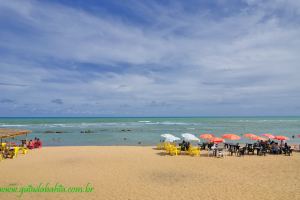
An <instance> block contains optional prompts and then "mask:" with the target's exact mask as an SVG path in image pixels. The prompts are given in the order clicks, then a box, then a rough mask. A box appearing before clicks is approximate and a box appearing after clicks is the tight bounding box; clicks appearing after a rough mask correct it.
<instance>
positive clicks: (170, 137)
mask: <svg viewBox="0 0 300 200" xmlns="http://www.w3.org/2000/svg"><path fill="white" fill-rule="evenodd" d="M160 136H161V137H163V138H165V141H166V142H174V141H177V140H180V138H179V137H176V136H174V135H172V134H168V133H166V134H162V135H160Z"/></svg>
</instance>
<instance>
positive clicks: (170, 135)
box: [160, 133, 175, 138]
mask: <svg viewBox="0 0 300 200" xmlns="http://www.w3.org/2000/svg"><path fill="white" fill-rule="evenodd" d="M160 136H161V137H164V138H168V137H175V136H174V135H172V134H169V133H166V134H162V135H160Z"/></svg>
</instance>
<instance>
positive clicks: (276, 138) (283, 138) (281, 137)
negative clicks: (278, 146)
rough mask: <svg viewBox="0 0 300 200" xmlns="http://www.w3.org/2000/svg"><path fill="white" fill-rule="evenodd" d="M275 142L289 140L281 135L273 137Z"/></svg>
mask: <svg viewBox="0 0 300 200" xmlns="http://www.w3.org/2000/svg"><path fill="white" fill-rule="evenodd" d="M274 139H275V140H281V141H282V140H289V139H290V138H288V137H286V136H283V135H277V136H275V138H274Z"/></svg>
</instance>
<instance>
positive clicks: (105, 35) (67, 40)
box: [0, 0, 300, 117]
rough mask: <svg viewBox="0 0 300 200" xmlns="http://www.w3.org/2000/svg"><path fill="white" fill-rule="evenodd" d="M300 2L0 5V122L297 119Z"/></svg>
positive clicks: (65, 0)
mask: <svg viewBox="0 0 300 200" xmlns="http://www.w3.org/2000/svg"><path fill="white" fill-rule="evenodd" d="M299 19H300V1H299V0H265V1H260V0H240V1H238V0H201V1H195V0H185V1H175V0H169V1H167V0H157V1H155V0H152V1H134V0H128V1H127V0H125V1H112V0H107V1H104V0H101V1H96V0H51V1H50V0H49V1H47V0H41V1H37V0H36V1H34V0H26V1H22V0H19V1H17V0H0V116H2V117H13V116H21V117H22V116H28V117H38V116H52V117H53V116H74V117H76V116H77V117H79V116H100V117H114V116H124V117H126V116H281V115H282V116H292V115H300V37H299V36H300V20H299Z"/></svg>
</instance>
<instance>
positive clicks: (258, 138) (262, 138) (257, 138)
mask: <svg viewBox="0 0 300 200" xmlns="http://www.w3.org/2000/svg"><path fill="white" fill-rule="evenodd" d="M254 139H255V140H262V141H266V140H268V139H267V138H264V137H260V136H257V137H256V138H255V137H254V138H253V140H254Z"/></svg>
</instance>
